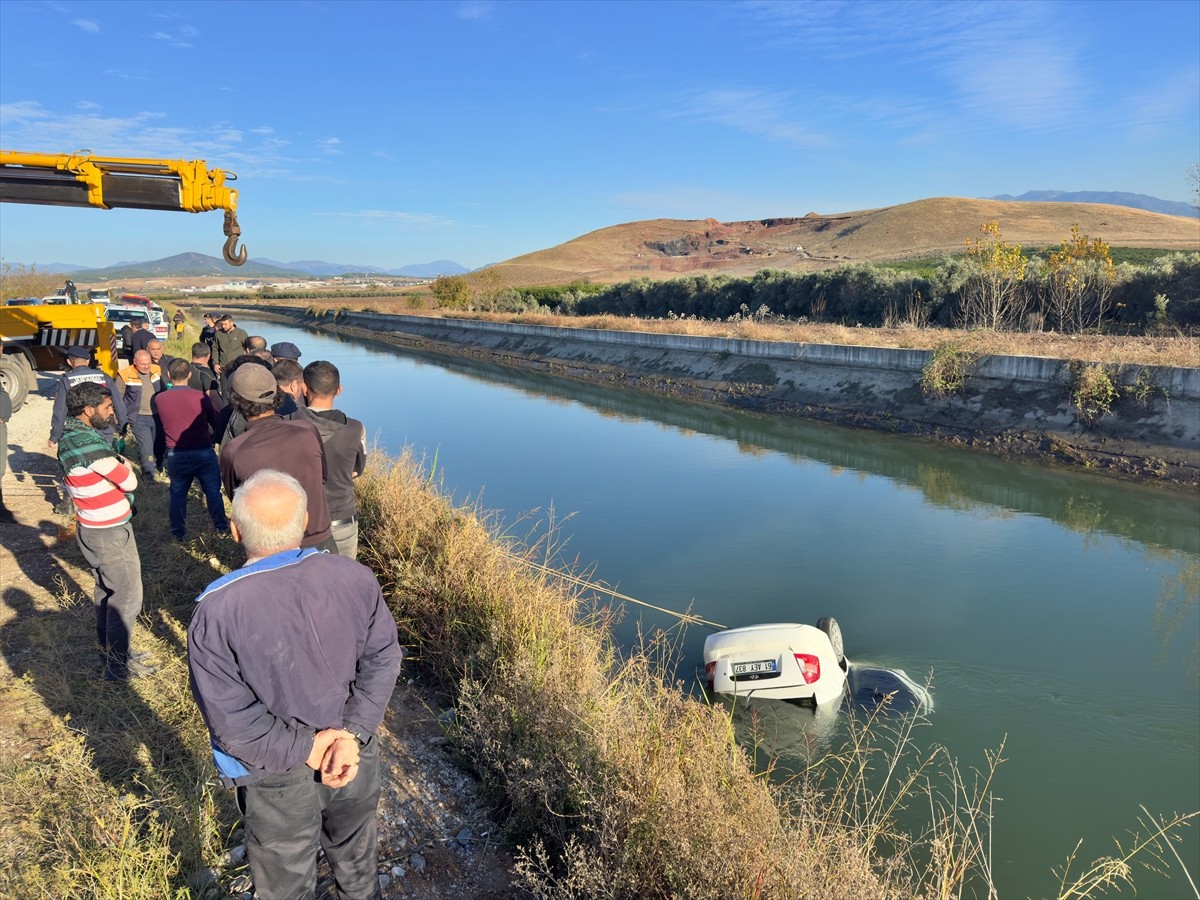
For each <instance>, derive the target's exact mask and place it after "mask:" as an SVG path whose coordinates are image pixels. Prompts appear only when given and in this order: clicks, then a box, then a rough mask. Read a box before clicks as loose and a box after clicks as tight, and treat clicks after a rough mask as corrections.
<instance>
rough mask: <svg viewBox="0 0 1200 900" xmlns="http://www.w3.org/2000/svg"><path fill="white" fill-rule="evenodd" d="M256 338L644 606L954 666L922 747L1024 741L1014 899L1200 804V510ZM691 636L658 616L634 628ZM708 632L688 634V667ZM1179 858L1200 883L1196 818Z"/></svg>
mask: <svg viewBox="0 0 1200 900" xmlns="http://www.w3.org/2000/svg"><path fill="white" fill-rule="evenodd" d="M242 324H245V323H242ZM246 327H247V328H248V329H249V330H251V331H252V332H254V331H259V332H260V333H263V334H265V335H266V336H267V337H268V339H269V340H270V341H275V340H291V341H294V342H295V343H297V344H298V345H299V346H300V347H301V349H302V351H303V354H304V356H303V359H302V360H301V362H309V361H312V360H314V359H329V360H331V361H333V362H334V363H335V364H336V365H337V366H338V367H339V369H340V370H341V372H342V380H343V385H344V387H345V393H344V395H343V397H342V400H341V401H340V404H339V405H340V407H341V408H343V409H344V410H346V411H347V412H348V413H349V414H350V415H352V416H355V417H357V418H360V419H362V420H363V421H364V422H366V424H367V431H368V434H369V435H371V436H373V437H374V438H375V439H376V440H377V441H378V443H379V444H380V445H381V446H383V447H384V448H386V449H389V450H392V451H396V450H398V449H400V448H401V447H402V446H404V445H411V446H412V447H413V448H414V450H415V451H416V452H417V454H418V455H424V457H425V458H426V459H427V460H428V461H429V462H430V463H431V464H433V463H434V462H435V461H436V468H437V476H438V478H439V479H441V481H442V483H443V484H444V485H445V487H446V489H447V490H448V491H450V492H452V493H453V496H454V497H455V498H456V499H457V500H459V501H462V502H466V501H476V502H479V503H480V504H481V505H482V506H483V507H484V508H486V509H489V510H494V511H496V512H497V513H498V514H499V515H500V516H501V519H502V521H504V522H506V523H510V524H511V527H512V530H513V531H514V532H516V533H524V532H525V530H526V529H527V528H529V527H530V523H531V522H538V521H541V522H545V521H546V520H547V519H548V518H550V511H551V510H553V518H555V519H556V520H558V522H559V526H558V527H559V530H560V532H559V536H560V538H564V537H565V538H567V539H568V540H567V543H566V546H565V548H564V550H563V554H562V555H563V556H564V558H566V559H568V560H571V561H577V563H578V565H579V566H580V567H581V568H583V567H590V568H591V569H592V570H593V572H594V577H596V578H598V579H601V580H603V581H604V582H606V583H607V584H609V585H612V586H614V587H616V588H617V589H619V590H620V591H621V592H622V593H624V594H627V595H630V596H633V597H637V598H639V599H643V600H646V601H648V602H651V603H654V604H657V605H659V606H663V607H666V608H669V609H675V610H682V609H684V608H686V607H689V606H690V607H691V608H692V609H693V611H694V612H695V613H697V614H698V615H700V616H702V617H704V618H706V619H709V620H712V621H715V622H719V623H721V624H723V625H726V626H729V627H733V626H738V625H748V624H754V623H760V622H775V621H784V622H787V621H796V622H808V623H814V622H815V621H816V620H817V618H819V617H820V616H823V615H833V616H835V617H836V618H837V619H838V621H839V622H840V623H841V626H842V630H843V632H844V634H845V640H846V652H847V655H848V656H849V657H850V658H851V659H852V660H854V661H857V662H862V663H869V664H874V665H882V666H891V667H898V668H903V669H904V670H906V671H907V672H908V673H909V674H910V675H912V676H913V677H914V678H915V679H917V680H918V681H921V680H924V679H925V678H926V677H931V678H932V685H933V693H934V697H935V701H936V709H935V711H934V712H933V714H932V715H931V717H930V724H929V727H928V728H924V729H922V730H921V740H923V741H936V742H938V743H940V744H942V745H945V746H946V747H948V748H949V749H950V750H951V751H952V752H953V753H954V755H955V756H957V757H958V759H959V761H960V764H961V765H962V766H963V768H964V770H966V769H969V768H971V767H982V766H983V765H984V762H985V759H984V752H985V750H987V749H994V748H996V747H998V746H999V744H1000V742H1001V741H1002V740H1004V741H1006V742H1007V743H1006V746H1005V752H1004V757H1005V759H1006V760H1007V761H1006V762H1005V763H1004V764H1003V765H1002V766H1001V768H1000V771H999V773H998V776H997V779H996V782H995V793H996V795H997V797H998V801H997V803H996V805H995V808H994V815H995V826H994V840H993V856H994V871H995V881H996V884H997V885H998V887H999V890H1000V896H1001V897H1026V896H1032V897H1041V896H1054V895H1055V894H1056V893H1057V890H1056V889H1057V886H1058V879H1057V878H1056V877H1055V875H1054V873H1053V869H1054V868H1055V867H1059V866H1061V865H1062V864H1063V862H1064V861H1065V859H1066V857H1067V856H1068V854H1069V853H1070V852H1071V851H1072V850H1073V849H1074V847H1075V845H1076V842H1077V841H1079V840H1080V839H1081V838H1082V839H1083V841H1084V843H1083V846H1082V848H1081V849H1080V851H1079V857H1080V859H1081V860H1082V861H1084V862H1088V861H1090V860H1092V859H1093V858H1095V857H1097V856H1099V855H1101V854H1104V853H1109V852H1111V851H1112V849H1113V843H1112V839H1113V838H1114V837H1117V838H1122V839H1124V838H1126V837H1127V834H1126V832H1127V830H1129V829H1133V828H1136V827H1137V822H1136V819H1137V817H1138V816H1139V815H1140V814H1141V810H1140V805H1144V806H1145V807H1146V808H1147V809H1148V810H1150V811H1151V812H1152V813H1160V814H1161V813H1170V812H1175V811H1180V812H1185V811H1192V810H1197V809H1200V694H1198V691H1197V687H1198V679H1200V655H1198V654H1200V610H1198V603H1197V597H1198V594H1200V500H1198V499H1197V497H1196V496H1194V495H1187V494H1184V493H1182V492H1171V491H1165V490H1161V489H1156V488H1150V487H1142V486H1137V485H1129V484H1123V483H1118V482H1113V481H1109V480H1104V479H1101V478H1098V477H1091V476H1086V475H1074V474H1069V473H1065V472H1062V471H1058V470H1054V469H1049V468H1044V467H1041V466H1034V465H1023V464H1017V463H1011V462H1005V461H1000V460H996V459H992V458H989V457H986V456H981V455H977V454H974V453H969V452H966V451H959V450H954V449H950V448H945V447H938V446H934V445H932V444H926V443H922V442H918V441H915V440H911V439H901V438H893V437H890V436H881V435H874V434H870V433H865V432H858V431H851V430H842V429H837V428H831V427H825V426H820V425H815V424H810V423H804V422H797V421H785V420H779V419H772V418H769V417H764V416H758V415H752V414H741V413H736V412H731V411H728V410H724V409H717V408H712V407H706V406H700V405H690V404H685V403H679V402H673V401H667V400H663V399H658V398H651V397H645V396H641V395H637V394H632V393H627V392H623V391H620V390H616V389H607V388H602V387H598V386H590V385H581V384H577V383H574V382H569V381H565V380H561V379H555V378H552V377H546V376H540V375H536V374H531V373H522V372H514V371H512V370H508V369H504V368H502V367H498V366H492V365H488V364H473V363H468V362H464V361H462V360H457V359H448V358H442V357H435V356H425V355H414V354H412V353H408V352H405V351H401V350H397V349H393V348H387V347H384V346H381V345H371V346H364V345H362V343H360V342H357V343H347V342H343V341H341V340H339V339H337V338H335V337H332V336H328V335H319V334H316V333H313V332H309V331H306V330H304V329H300V328H296V327H289V326H282V325H277V324H274V323H272V324H266V323H263V324H259V325H253V324H250V325H246ZM673 624H674V623H673V621H672V620H670V619H669V618H668V617H663V616H659V615H658V614H651V613H646V612H644V611H642V610H640V609H638V608H630V609H629V610H627V613H626V617H625V619H624V621H623V622H622V624H621V626H620V632H619V636H620V637H621V638H622V639H623V640H625V641H629V642H632V641H634V640H635V639H636V635H637V633H638V630H639V629H641V630H643V631H645V630H649V629H653V628H658V627H670V626H672V625H673ZM705 634H706V632H705V631H704V630H702V629H700V628H698V627H696V626H693V627H692V628H691V629H690V630H689V631H688V632H687V633H686V634H685V635H684V637H683V639H682V641H681V642H680V645H681V651H682V654H683V655H682V659H681V663H680V673H681V675H682V676H683V677H686V678H690V677H691V672H692V670H693V669H694V667H695V666H697V665H699V664H700V648H701V645H702V644H703V640H704V636H705ZM808 719H809V720H810V721H807V722H806V719H805V716H804V715H802V714H799V713H797V712H796V711H795V710H793V709H792V708H787V709H781V710H780V711H779V712H778V714H777V715H773V716H767V717H766V721H767V728H768V732H769V733H768V735H767V739H768V742H770V743H773V744H774V748H775V749H777V750H778V751H779V752H781V753H782V754H784V755H785V756H788V755H796V754H798V753H800V752H801V751H802V749H803V748H804V747H806V746H808V745H809V744H811V743H812V741H813V740H814V738H813V736H812V734H811V733H808V732H807V731H806V729H808V728H811V727H812V723H811V716H809V717H808ZM833 727H834V730H835V733H836V728H837V727H838V726H837V725H836V723H835V724H834V726H833ZM1178 851H1179V853H1180V855H1181V856H1182V858H1183V860H1184V861H1185V863H1186V864H1187V865H1188V866H1189V868H1190V870H1191V872H1192V874H1193V877H1197V874H1198V873H1200V841H1198V840H1197V830H1196V828H1192V829H1190V830H1188V831H1185V833H1184V837H1183V840H1182V842H1181V843H1180V844H1179V845H1178ZM1076 867H1077V868H1078V863H1077V864H1076ZM1135 876H1136V884H1137V889H1138V894H1137V895H1138V896H1140V897H1143V898H1146V897H1151V898H1167V897H1186V896H1192V894H1191V892H1190V888H1189V886H1188V884H1187V881H1186V879H1185V878H1184V876H1183V875H1182V873H1181V872H1180V870H1179V865H1178V863H1176V862H1175V861H1174V860H1173V859H1171V858H1170V857H1168V869H1167V872H1166V874H1165V875H1161V874H1156V873H1153V872H1145V871H1136V872H1135ZM1117 895H1118V896H1119V895H1120V894H1117ZM1125 895H1128V896H1133V893H1132V891H1126V892H1125Z"/></svg>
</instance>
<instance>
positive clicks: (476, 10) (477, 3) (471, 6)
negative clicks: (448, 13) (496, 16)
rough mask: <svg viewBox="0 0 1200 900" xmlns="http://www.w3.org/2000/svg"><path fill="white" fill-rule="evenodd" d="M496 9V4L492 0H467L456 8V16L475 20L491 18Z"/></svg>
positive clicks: (465, 19)
mask: <svg viewBox="0 0 1200 900" xmlns="http://www.w3.org/2000/svg"><path fill="white" fill-rule="evenodd" d="M495 11H496V4H495V3H492V2H490V0H466V2H464V3H460V4H458V6H457V7H455V9H454V15H455V18H458V19H462V20H463V21H467V22H473V21H478V20H480V19H490V18H491V17H492V13H494V12H495Z"/></svg>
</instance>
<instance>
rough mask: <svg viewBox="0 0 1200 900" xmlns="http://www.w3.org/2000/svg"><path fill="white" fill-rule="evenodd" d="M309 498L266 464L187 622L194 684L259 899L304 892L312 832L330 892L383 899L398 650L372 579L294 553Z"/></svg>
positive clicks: (310, 887) (327, 558) (243, 495)
mask: <svg viewBox="0 0 1200 900" xmlns="http://www.w3.org/2000/svg"><path fill="white" fill-rule="evenodd" d="M307 517H308V515H307V508H306V497H305V494H304V489H303V488H302V487H301V486H300V483H299V482H298V481H296V480H295V479H294V478H292V477H291V476H290V475H285V474H283V473H282V472H279V471H276V470H273V469H263V470H260V471H259V472H257V473H255V474H254V475H253V476H251V477H250V478H248V479H247V480H246V481H245V482H244V483H243V484H241V485H240V486H239V487H238V490H237V493H236V494H235V495H234V499H233V517H232V521H231V523H230V525H231V529H232V531H233V536H234V537H235V538H236V539H237V540H239V541H241V542H242V544H243V545H244V546H245V548H246V554H247V557H248V560H247V563H246V565H245V566H243V567H242V568H240V569H236V570H234V571H233V572H230V573H229V574H228V575H225V576H224V577H222V578H219V579H217V580H216V581H214V582H213V583H212V584H210V585H209V586H208V588H207V589H206V590H205V592H204V593H203V594H201V595H200V597H199V599H198V600H197V602H196V611H195V613H194V614H193V615H192V620H191V622H190V624H189V625H188V668H189V670H190V672H191V686H192V694H193V696H194V697H195V698H196V703H197V704H198V705H199V707H200V712H201V713H202V714H203V716H204V720H205V722H206V723H207V724H208V729H209V732H210V734H211V737H212V747H213V757H214V759H215V761H216V764H217V768H218V770H219V771H220V774H221V779H222V781H223V782H224V783H225V785H226V786H227V787H236V788H237V798H238V805H239V807H240V808H241V809H242V811H243V813H244V815H245V823H246V834H247V840H246V846H247V850H248V853H249V858H250V871H251V873H252V874H253V876H254V885H255V890H256V892H257V895H258V896H260V897H312V896H313V893H314V890H315V886H316V846H317V843H318V841H319V842H320V845H321V847H322V848H323V849H324V851H325V856H326V858H327V859H328V860H329V862H330V865H331V866H332V867H333V873H334V876H335V878H336V879H337V885H338V892H339V893H338V896H340V897H354V898H372V897H378V896H379V882H378V878H377V873H376V864H377V861H378V847H377V841H378V839H377V830H376V812H377V809H378V804H379V791H380V782H379V741H378V739H377V738H376V737H375V732H376V730H377V729H378V728H379V726H380V724H381V723H382V722H383V716H384V712H385V711H386V710H387V705H388V702H389V701H390V699H391V696H392V689H393V688H394V687H395V684H396V677H397V675H398V674H399V672H400V663H401V660H402V658H403V651H402V650H401V649H400V646H399V645H398V643H397V640H396V623H395V620H394V619H393V618H392V615H391V612H390V611H389V610H388V607H387V605H386V603H385V602H384V599H383V594H382V592H381V591H380V589H379V582H378V581H376V579H375V575H374V573H373V572H371V570H370V569H368V568H367V567H366V566H363V565H361V564H359V563H357V562H355V561H354V560H351V559H347V558H346V557H344V556H336V555H332V554H328V553H324V552H322V551H319V550H315V549H307V550H302V549H300V537H301V535H303V533H304V524H305V520H306V519H307Z"/></svg>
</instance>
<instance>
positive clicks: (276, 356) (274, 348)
mask: <svg viewBox="0 0 1200 900" xmlns="http://www.w3.org/2000/svg"><path fill="white" fill-rule="evenodd" d="M281 359H291V360H295V361H296V362H297V363H299V362H300V348H299V347H297V346H296V345H295V344H293V343H292V342H291V341H280V342H279V343H278V344H272V345H271V364H272V365H274V364H275V363H277V362H279V361H280V360H281Z"/></svg>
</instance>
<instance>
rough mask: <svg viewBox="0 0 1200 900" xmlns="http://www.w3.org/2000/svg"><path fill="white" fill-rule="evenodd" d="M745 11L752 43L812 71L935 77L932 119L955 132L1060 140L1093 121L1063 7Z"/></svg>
mask: <svg viewBox="0 0 1200 900" xmlns="http://www.w3.org/2000/svg"><path fill="white" fill-rule="evenodd" d="M740 9H741V10H743V11H744V12H746V13H747V14H748V16H747V18H748V19H749V21H750V22H751V23H752V24H751V26H750V27H751V31H752V34H751V36H750V37H751V39H752V40H759V41H761V42H762V43H764V44H767V45H770V46H776V47H779V46H783V47H796V48H797V50H798V51H800V50H802V52H803V53H804V54H805V55H806V57H808V58H809V59H810V61H811V63H812V65H813V66H814V71H818V72H819V71H821V67H822V66H823V65H828V64H855V63H856V62H857V61H861V60H864V59H868V58H869V59H870V60H871V61H872V62H873V63H874V64H876V65H877V66H879V67H880V68H881V69H882V70H883V72H884V73H885V74H884V77H885V78H886V72H887V71H889V70H893V69H894V70H895V71H896V73H897V81H907V80H908V78H909V77H910V76H911V77H914V78H915V77H919V76H920V75H921V74H922V73H924V74H928V75H932V76H933V77H935V78H936V79H937V80H939V81H940V82H941V83H942V89H941V91H940V92H938V93H940V96H941V97H944V100H941V101H940V102H939V101H938V100H934V101H931V102H926V103H925V107H926V110H925V111H926V112H927V113H928V114H929V115H932V116H938V117H945V118H947V119H951V118H952V119H954V120H955V123H956V125H957V126H962V127H970V128H973V127H981V126H983V125H985V124H999V125H1001V126H1003V127H1008V128H1021V129H1031V130H1057V129H1060V128H1064V127H1073V126H1075V125H1078V124H1080V123H1083V122H1085V121H1087V120H1089V119H1090V118H1091V117H1092V116H1093V111H1092V107H1091V104H1090V103H1089V99H1090V98H1089V96H1088V91H1087V79H1086V77H1085V75H1084V72H1083V64H1084V60H1085V57H1086V52H1085V50H1084V48H1083V47H1081V46H1079V45H1078V41H1077V39H1076V38H1075V36H1074V34H1073V33H1072V32H1070V31H1069V30H1067V29H1064V27H1063V24H1062V23H1061V22H1060V21H1057V18H1060V13H1061V12H1062V10H1063V7H1062V6H1057V5H1053V4H1043V3H1030V2H1017V0H1014V2H1006V3H994V2H978V0H976V2H959V3H955V4H948V3H921V2H893V3H888V4H886V5H881V4H878V3H861V2H824V3H791V2H785V3H778V2H767V0H751V2H747V3H743V4H741V6H740ZM864 94H865V96H864V97H860V98H859V99H866V98H867V96H869V94H866V92H864Z"/></svg>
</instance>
